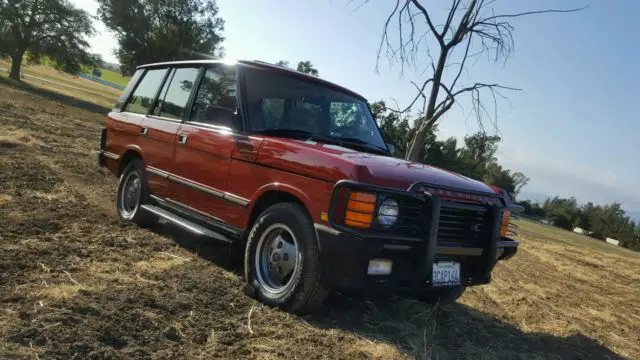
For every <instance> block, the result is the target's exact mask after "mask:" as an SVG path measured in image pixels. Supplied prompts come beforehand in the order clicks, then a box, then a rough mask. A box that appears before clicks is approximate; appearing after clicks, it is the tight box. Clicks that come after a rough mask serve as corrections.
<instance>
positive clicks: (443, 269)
mask: <svg viewBox="0 0 640 360" xmlns="http://www.w3.org/2000/svg"><path fill="white" fill-rule="evenodd" d="M432 283H433V286H458V285H460V263H457V262H437V263H434V264H433V277H432Z"/></svg>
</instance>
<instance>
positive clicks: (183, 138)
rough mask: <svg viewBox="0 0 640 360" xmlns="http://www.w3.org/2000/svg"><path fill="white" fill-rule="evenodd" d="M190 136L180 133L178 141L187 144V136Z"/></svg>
mask: <svg viewBox="0 0 640 360" xmlns="http://www.w3.org/2000/svg"><path fill="white" fill-rule="evenodd" d="M188 137H189V136H188V135H186V134H180V135H178V142H179V143H180V144H186V143H187V138H188Z"/></svg>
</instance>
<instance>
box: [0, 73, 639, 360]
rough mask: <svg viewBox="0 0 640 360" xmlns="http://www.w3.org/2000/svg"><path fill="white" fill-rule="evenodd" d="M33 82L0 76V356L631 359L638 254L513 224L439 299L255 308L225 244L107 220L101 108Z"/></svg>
mask: <svg viewBox="0 0 640 360" xmlns="http://www.w3.org/2000/svg"><path fill="white" fill-rule="evenodd" d="M59 76H63V77H64V75H59ZM62 81H63V82H65V83H74V81H76V79H73V78H64V79H63V80H62ZM78 81H79V80H78ZM82 81H84V80H82ZM41 85H42V84H38V83H36V82H32V81H30V80H28V79H27V84H26V85H24V84H22V85H16V84H14V83H12V82H10V81H8V80H6V79H4V80H3V79H0V359H107V358H109V359H200V358H202V359H209V358H231V359H236V358H253V359H276V358H278V359H279V358H286V359H316V358H344V359H358V358H377V359H401V358H419V359H423V358H426V359H431V358H433V359H478V358H482V359H485V358H486V359H620V358H629V359H640V301H638V300H639V299H640V256H639V255H638V254H637V253H632V252H629V251H625V250H624V249H620V248H616V247H613V246H609V245H607V244H604V243H601V242H597V241H593V240H590V239H588V238H585V237H583V236H580V235H576V234H571V233H568V232H565V231H560V230H557V229H553V228H550V227H546V226H542V225H538V224H534V223H530V222H525V221H518V222H517V224H518V225H519V226H520V229H519V231H520V236H519V239H520V240H521V249H520V251H519V253H518V255H517V256H516V257H515V258H513V259H511V260H509V261H507V262H505V263H502V264H499V265H498V266H497V268H496V271H495V273H494V281H493V283H492V284H490V285H487V286H481V287H475V288H472V289H470V290H469V291H468V292H467V293H465V295H464V296H463V297H462V298H461V299H460V301H459V303H457V304H455V305H447V306H444V305H440V306H427V305H423V304H421V303H418V302H415V301H412V300H407V299H402V298H397V297H394V296H391V295H388V294H380V295H378V296H374V297H352V296H346V295H341V294H333V295H332V296H331V298H330V299H329V300H328V302H327V305H326V306H324V307H323V308H322V309H321V310H320V311H319V312H318V313H316V314H313V315H310V316H306V317H297V316H293V315H290V314H287V313H284V312H281V311H278V310H274V309H271V308H267V307H263V306H261V305H260V304H259V303H257V302H255V301H254V300H251V299H249V298H247V297H246V296H245V295H244V294H243V293H242V281H241V278H240V276H239V275H238V274H237V273H236V272H234V271H233V270H232V269H230V267H229V266H228V261H227V259H228V251H227V250H228V249H226V248H224V247H220V246H218V245H215V244H211V243H207V242H204V241H202V240H199V239H197V238H194V237H193V236H191V235H189V234H187V233H184V232H181V231H179V230H178V229H175V228H172V227H171V226H169V225H167V224H160V225H158V226H157V227H156V228H154V229H153V230H144V229H140V228H137V227H135V226H132V225H130V224H127V223H123V222H120V221H119V220H117V217H116V215H115V212H114V205H113V203H114V194H115V186H116V179H115V178H113V177H111V176H110V175H106V174H104V173H102V172H100V171H99V170H98V167H97V147H98V141H99V130H100V128H101V124H102V122H103V119H104V112H105V111H106V107H108V106H109V105H110V104H105V101H104V100H103V97H104V96H103V97H98V96H95V95H92V94H91V92H93V91H98V90H96V89H88V90H91V91H77V92H75V93H73V94H70V93H69V92H64V91H62V94H60V93H59V91H60V89H58V88H57V87H55V86H50V85H46V86H47V87H48V88H47V89H44V88H41V87H40V86H41ZM79 87H83V86H79ZM103 94H105V96H110V95H106V94H108V93H104V92H103Z"/></svg>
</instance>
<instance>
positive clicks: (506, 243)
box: [496, 240, 520, 248]
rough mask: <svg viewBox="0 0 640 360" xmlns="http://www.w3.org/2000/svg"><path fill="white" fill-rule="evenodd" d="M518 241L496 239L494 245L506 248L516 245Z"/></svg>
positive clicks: (518, 243)
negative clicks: (496, 241)
mask: <svg viewBox="0 0 640 360" xmlns="http://www.w3.org/2000/svg"><path fill="white" fill-rule="evenodd" d="M518 245H520V242H519V241H518V240H498V243H497V244H496V247H499V248H508V247H518Z"/></svg>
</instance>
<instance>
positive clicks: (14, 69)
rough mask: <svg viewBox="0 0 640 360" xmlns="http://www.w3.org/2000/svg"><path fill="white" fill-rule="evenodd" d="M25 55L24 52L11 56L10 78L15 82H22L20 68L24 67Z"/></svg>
mask: <svg viewBox="0 0 640 360" xmlns="http://www.w3.org/2000/svg"><path fill="white" fill-rule="evenodd" d="M23 55H24V51H22V52H17V53H14V54H12V55H11V72H10V73H9V77H10V78H12V79H13V80H16V81H20V66H21V65H22V56H23Z"/></svg>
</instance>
